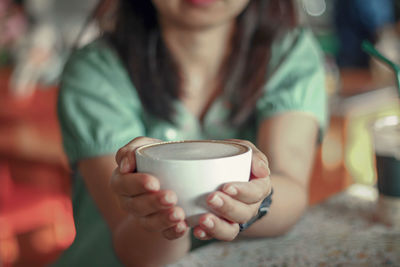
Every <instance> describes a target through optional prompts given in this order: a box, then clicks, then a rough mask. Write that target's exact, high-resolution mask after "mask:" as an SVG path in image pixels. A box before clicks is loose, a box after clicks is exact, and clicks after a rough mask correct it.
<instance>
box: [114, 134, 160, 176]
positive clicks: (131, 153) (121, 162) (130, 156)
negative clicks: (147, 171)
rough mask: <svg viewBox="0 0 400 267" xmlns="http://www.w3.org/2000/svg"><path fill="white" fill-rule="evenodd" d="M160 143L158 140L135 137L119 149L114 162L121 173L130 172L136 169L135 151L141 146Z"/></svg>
mask: <svg viewBox="0 0 400 267" xmlns="http://www.w3.org/2000/svg"><path fill="white" fill-rule="evenodd" d="M158 142H161V140H159V139H154V138H149V137H137V138H135V139H133V140H132V141H130V142H129V143H128V144H126V145H125V146H123V147H122V148H120V149H119V150H118V152H117V154H116V155H115V161H116V162H117V164H118V167H119V169H120V171H121V172H122V173H127V172H132V171H134V170H135V169H136V159H135V150H136V149H138V148H139V147H141V146H144V145H147V144H152V143H158Z"/></svg>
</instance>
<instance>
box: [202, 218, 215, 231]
mask: <svg viewBox="0 0 400 267" xmlns="http://www.w3.org/2000/svg"><path fill="white" fill-rule="evenodd" d="M202 224H203V225H204V226H205V227H207V228H209V229H211V228H213V227H214V222H213V221H212V220H211V219H210V218H206V219H205V220H204V221H203V223H202Z"/></svg>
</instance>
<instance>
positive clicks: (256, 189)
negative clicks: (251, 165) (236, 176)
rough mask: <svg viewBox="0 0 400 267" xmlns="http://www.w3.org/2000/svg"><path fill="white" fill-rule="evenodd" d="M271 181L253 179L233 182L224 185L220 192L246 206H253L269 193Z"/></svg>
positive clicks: (268, 179)
mask: <svg viewBox="0 0 400 267" xmlns="http://www.w3.org/2000/svg"><path fill="white" fill-rule="evenodd" d="M271 188H272V187H271V179H270V178H269V176H268V177H266V178H255V179H251V180H250V181H249V182H233V183H227V184H225V185H224V186H223V187H222V189H221V191H222V192H224V193H225V194H227V195H229V196H230V197H232V198H234V199H236V200H239V201H241V202H244V203H247V204H253V203H256V202H259V201H261V200H263V199H264V198H266V197H267V196H268V194H269V193H270V192H271Z"/></svg>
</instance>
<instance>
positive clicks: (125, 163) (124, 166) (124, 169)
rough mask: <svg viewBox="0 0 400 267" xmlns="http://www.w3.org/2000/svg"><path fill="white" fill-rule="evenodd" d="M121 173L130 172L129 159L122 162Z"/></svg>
mask: <svg viewBox="0 0 400 267" xmlns="http://www.w3.org/2000/svg"><path fill="white" fill-rule="evenodd" d="M119 170H120V172H123V173H125V172H128V171H129V160H128V158H123V159H122V161H121V165H120V166H119Z"/></svg>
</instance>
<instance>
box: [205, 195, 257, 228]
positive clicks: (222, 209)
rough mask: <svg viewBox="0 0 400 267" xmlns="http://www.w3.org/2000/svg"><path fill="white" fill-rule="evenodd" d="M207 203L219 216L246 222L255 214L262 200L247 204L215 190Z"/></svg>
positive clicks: (232, 220)
mask: <svg viewBox="0 0 400 267" xmlns="http://www.w3.org/2000/svg"><path fill="white" fill-rule="evenodd" d="M207 204H208V205H209V206H210V207H211V208H212V210H213V213H215V214H216V215H218V216H219V217H222V218H224V219H226V220H228V221H231V222H236V223H245V222H247V221H249V220H250V219H251V218H252V217H254V216H255V214H256V213H257V209H258V207H259V205H260V202H257V203H254V204H246V203H243V202H241V201H238V200H236V199H233V198H231V197H230V196H228V195H226V194H224V193H222V192H214V193H212V194H211V195H210V196H209V197H208V198H207Z"/></svg>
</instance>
